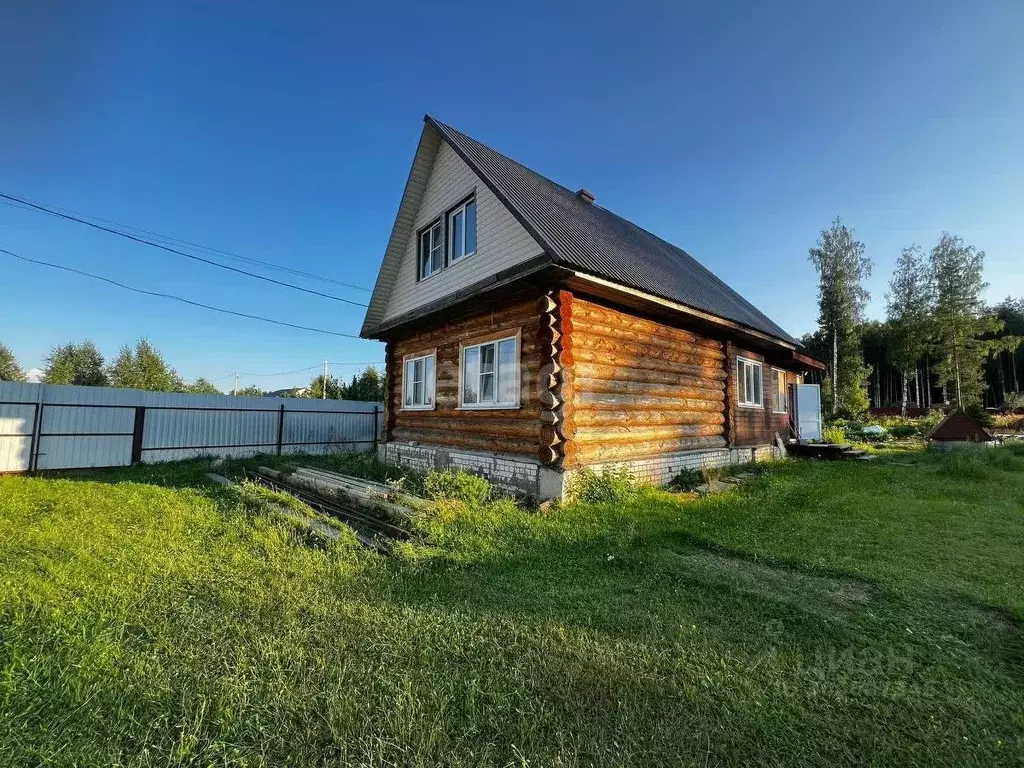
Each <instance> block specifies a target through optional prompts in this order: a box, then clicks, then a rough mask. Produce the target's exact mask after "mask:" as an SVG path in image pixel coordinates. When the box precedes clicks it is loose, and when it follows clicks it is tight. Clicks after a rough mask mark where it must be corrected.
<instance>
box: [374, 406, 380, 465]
mask: <svg viewBox="0 0 1024 768" xmlns="http://www.w3.org/2000/svg"><path fill="white" fill-rule="evenodd" d="M377 413H378V409H377V404H376V403H374V404H373V455H374V456H376V455H377V436H378V435H379V434H380V430H379V429H378V428H377Z"/></svg>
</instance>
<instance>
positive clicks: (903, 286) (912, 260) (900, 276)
mask: <svg viewBox="0 0 1024 768" xmlns="http://www.w3.org/2000/svg"><path fill="white" fill-rule="evenodd" d="M932 295H933V292H932V281H931V275H930V273H929V270H928V262H927V260H926V259H925V256H924V253H923V252H922V251H921V249H920V248H919V247H918V246H916V245H912V246H910V247H909V248H904V249H903V252H902V253H900V256H899V258H898V259H897V260H896V269H895V270H894V271H893V273H892V278H891V279H890V280H889V292H888V293H887V294H886V297H885V311H886V319H887V320H888V323H889V329H890V333H889V358H890V360H891V361H892V364H893V365H894V366H895V367H896V369H897V370H899V372H900V375H901V378H902V388H901V393H900V394H901V396H900V413H901V414H902V415H903V416H904V417H906V415H907V398H908V389H909V384H910V373H911V371H915V372H916V368H917V363H918V361H919V360H920V359H921V357H922V356H923V355H924V353H925V352H926V351H927V348H928V347H927V338H928V328H929V324H930V322H931V309H932ZM918 402H919V403H920V395H918Z"/></svg>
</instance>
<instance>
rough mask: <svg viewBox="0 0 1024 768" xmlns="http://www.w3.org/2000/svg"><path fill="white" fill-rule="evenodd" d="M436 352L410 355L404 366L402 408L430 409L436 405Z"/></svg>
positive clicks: (411, 409) (412, 409)
mask: <svg viewBox="0 0 1024 768" xmlns="http://www.w3.org/2000/svg"><path fill="white" fill-rule="evenodd" d="M434 368H435V353H433V352H431V353H430V354H427V355H417V356H409V357H406V358H405V361H404V363H403V367H402V408H403V409H404V410H410V411H414V410H423V411H426V410H430V409H431V408H433V407H434Z"/></svg>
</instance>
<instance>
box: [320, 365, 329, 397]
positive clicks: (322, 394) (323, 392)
mask: <svg viewBox="0 0 1024 768" xmlns="http://www.w3.org/2000/svg"><path fill="white" fill-rule="evenodd" d="M320 399H321V400H326V399H327V361H326V360H324V385H323V387H321V389H320Z"/></svg>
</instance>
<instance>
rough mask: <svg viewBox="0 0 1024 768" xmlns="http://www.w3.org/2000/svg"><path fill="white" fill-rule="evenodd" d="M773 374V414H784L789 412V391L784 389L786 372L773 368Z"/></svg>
mask: <svg viewBox="0 0 1024 768" xmlns="http://www.w3.org/2000/svg"><path fill="white" fill-rule="evenodd" d="M772 370H773V372H774V373H775V390H774V400H775V402H773V403H772V410H773V411H775V413H786V412H787V411H788V410H789V391H788V390H787V388H786V372H785V371H782V370H779V369H778V368H773V369H772Z"/></svg>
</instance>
